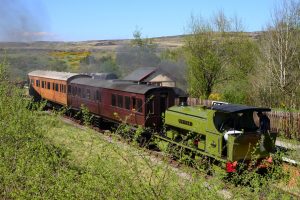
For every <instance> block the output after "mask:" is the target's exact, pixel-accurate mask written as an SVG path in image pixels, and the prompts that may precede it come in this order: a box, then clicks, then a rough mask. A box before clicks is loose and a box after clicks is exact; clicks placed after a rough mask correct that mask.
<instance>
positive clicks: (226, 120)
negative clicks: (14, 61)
mask: <svg viewBox="0 0 300 200" xmlns="http://www.w3.org/2000/svg"><path fill="white" fill-rule="evenodd" d="M269 111H270V109H269V108H259V107H251V106H245V105H236V104H227V103H214V104H213V105H212V106H211V107H206V106H187V105H186V103H185V101H183V102H182V103H181V105H180V106H173V107H170V108H169V109H168V110H167V111H166V112H165V126H166V131H164V133H163V134H161V135H159V136H157V137H158V138H159V139H161V140H162V141H164V142H166V143H168V145H169V146H176V147H177V149H178V147H179V148H181V149H183V150H185V152H189V153H190V154H192V155H193V157H196V158H197V157H203V156H204V157H207V158H212V159H213V160H215V161H218V162H219V163H221V165H222V166H225V167H226V170H227V172H234V171H236V168H237V166H238V165H239V164H240V163H249V161H250V160H252V159H254V158H255V159H257V160H258V161H260V163H263V162H262V160H264V162H265V161H266V162H268V163H270V162H272V159H271V158H270V153H271V152H272V151H273V150H274V148H275V140H276V133H275V132H270V131H269V130H261V128H260V126H259V122H258V121H259V119H258V118H257V113H260V112H269ZM261 166H263V165H261ZM264 166H265V165H264Z"/></svg>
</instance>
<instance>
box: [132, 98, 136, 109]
mask: <svg viewBox="0 0 300 200" xmlns="http://www.w3.org/2000/svg"><path fill="white" fill-rule="evenodd" d="M131 100H132V109H136V108H135V107H136V98H135V97H132V99H131Z"/></svg>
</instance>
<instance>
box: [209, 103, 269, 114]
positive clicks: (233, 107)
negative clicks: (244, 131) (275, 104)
mask: <svg viewBox="0 0 300 200" xmlns="http://www.w3.org/2000/svg"><path fill="white" fill-rule="evenodd" d="M211 109H212V110H216V111H220V112H226V113H239V112H247V111H253V112H254V111H256V112H269V111H271V109H270V108H261V107H253V106H246V105H240V104H221V105H213V106H212V107H211Z"/></svg>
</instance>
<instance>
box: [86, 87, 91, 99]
mask: <svg viewBox="0 0 300 200" xmlns="http://www.w3.org/2000/svg"><path fill="white" fill-rule="evenodd" d="M86 98H87V99H90V98H91V96H90V90H89V89H87V90H86Z"/></svg>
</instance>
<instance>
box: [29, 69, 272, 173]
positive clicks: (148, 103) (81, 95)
mask: <svg viewBox="0 0 300 200" xmlns="http://www.w3.org/2000/svg"><path fill="white" fill-rule="evenodd" d="M28 81H29V83H30V87H29V94H30V95H31V96H32V97H33V98H34V99H35V100H41V99H45V100H47V101H49V102H51V103H53V104H56V105H60V106H68V107H70V108H71V109H73V110H79V109H80V107H81V105H85V107H86V108H88V110H89V112H91V113H92V114H94V115H95V116H97V117H98V118H99V119H101V120H107V121H112V122H116V123H121V122H122V123H127V124H129V125H131V126H133V127H136V126H142V127H149V128H151V129H152V130H157V131H156V133H155V134H154V136H155V137H156V138H158V139H160V140H161V141H163V142H165V143H167V144H168V145H170V146H176V147H180V148H181V149H185V150H187V151H188V152H190V153H192V154H193V155H196V157H197V156H205V157H208V158H210V159H214V160H216V161H218V162H219V163H221V165H222V166H225V168H226V170H227V172H234V171H235V170H236V167H237V166H238V164H239V163H245V162H248V161H249V160H251V159H252V158H253V156H255V157H256V158H257V159H259V160H263V159H266V161H268V162H271V160H270V159H269V156H270V152H272V151H273V149H274V146H275V140H276V134H275V133H272V132H267V133H262V132H261V131H260V130H259V127H258V125H257V122H256V121H257V120H255V119H256V118H255V116H256V113H257V112H269V111H270V109H269V108H259V107H251V106H244V105H235V104H216V105H213V106H211V107H205V106H187V104H186V97H183V98H180V104H179V105H175V100H176V99H177V98H178V97H180V96H183V94H184V93H183V92H182V91H181V90H180V89H178V88H171V87H162V86H155V85H148V84H139V83H134V82H130V81H122V80H95V79H93V78H92V77H90V76H88V75H83V74H77V73H67V72H54V71H43V70H36V71H32V72H30V73H29V74H28ZM162 127H164V128H162ZM162 130H164V131H162Z"/></svg>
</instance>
